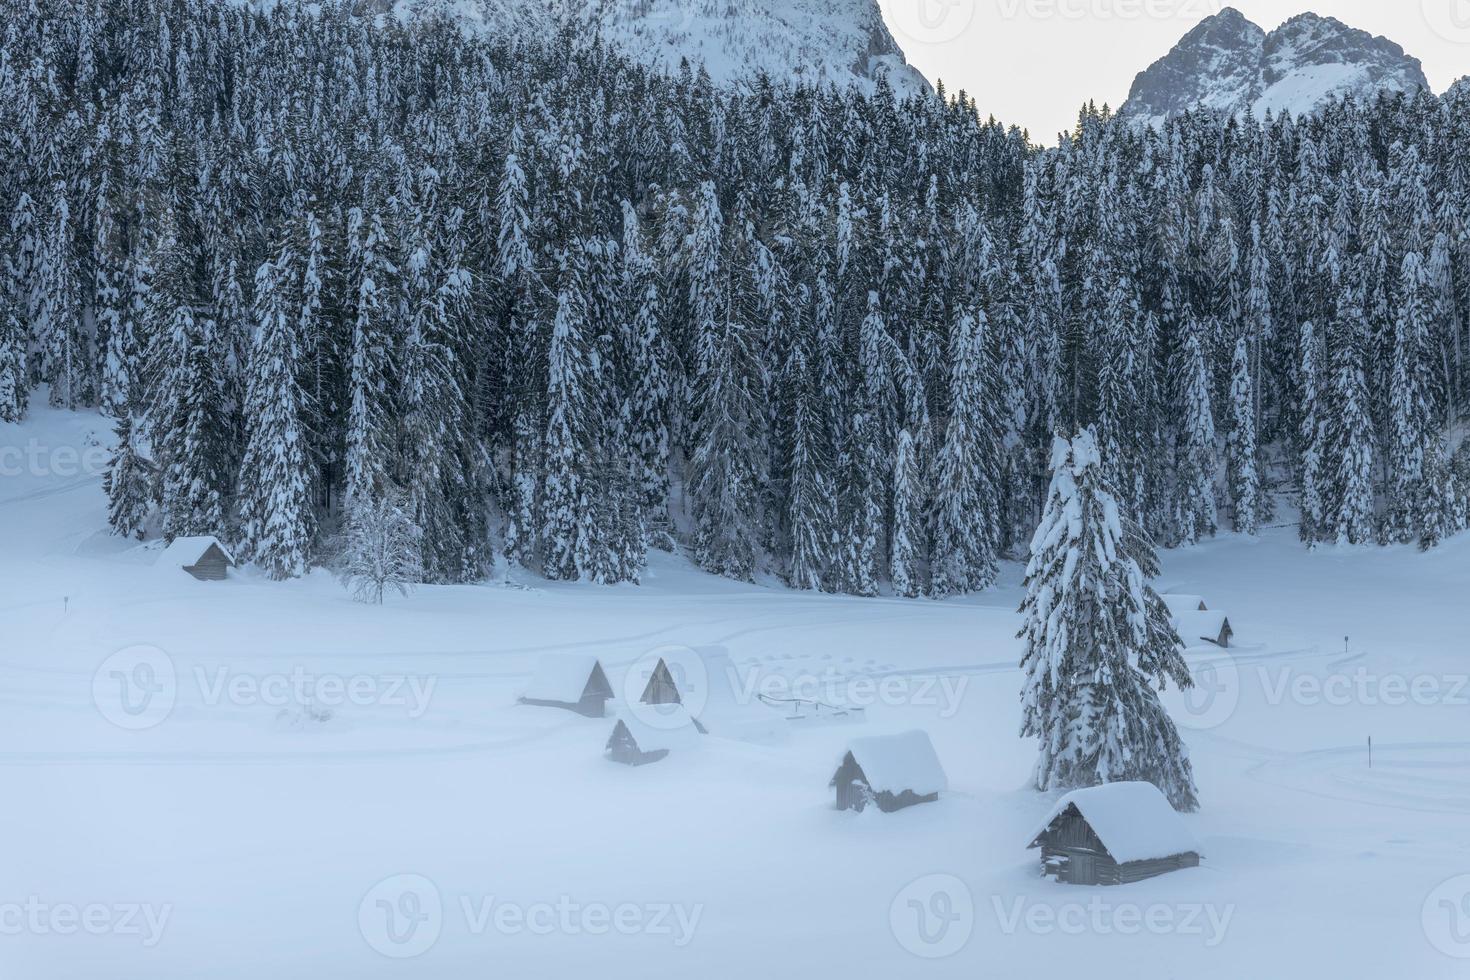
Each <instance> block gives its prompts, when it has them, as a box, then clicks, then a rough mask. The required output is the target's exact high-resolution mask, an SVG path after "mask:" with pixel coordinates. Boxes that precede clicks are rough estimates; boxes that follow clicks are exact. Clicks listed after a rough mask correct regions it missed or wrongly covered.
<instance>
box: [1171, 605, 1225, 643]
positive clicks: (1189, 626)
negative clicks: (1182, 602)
mask: <svg viewBox="0 0 1470 980" xmlns="http://www.w3.org/2000/svg"><path fill="white" fill-rule="evenodd" d="M1227 622H1229V620H1228V619H1227V618H1226V616H1225V614H1224V613H1223V612H1220V611H1219V610H1215V609H1210V610H1205V611H1200V610H1194V611H1191V612H1176V613H1174V628H1175V629H1177V630H1178V631H1179V637H1180V639H1182V640H1183V641H1184V644H1185V646H1192V645H1194V644H1196V643H1198V642H1199V641H1200V640H1209V641H1210V642H1212V643H1213V642H1214V641H1215V640H1216V639H1218V638H1219V636H1220V632H1221V631H1222V630H1223V629H1225V624H1226V623H1227Z"/></svg>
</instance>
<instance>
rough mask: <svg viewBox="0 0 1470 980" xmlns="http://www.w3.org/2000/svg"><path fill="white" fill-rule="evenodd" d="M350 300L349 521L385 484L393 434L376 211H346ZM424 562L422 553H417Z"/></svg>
mask: <svg viewBox="0 0 1470 980" xmlns="http://www.w3.org/2000/svg"><path fill="white" fill-rule="evenodd" d="M347 235H348V269H347V275H348V289H349V296H348V301H349V302H350V303H351V315H352V320H351V325H352V335H351V346H350V348H349V351H348V376H347V449H346V454H347V455H346V463H347V467H346V469H347V472H346V485H345V487H344V488H343V505H344V507H345V509H346V512H347V519H348V522H349V524H350V523H351V521H352V515H353V514H354V512H355V511H356V510H357V509H359V508H362V507H372V508H375V509H380V508H379V507H378V503H377V502H376V501H377V500H378V498H380V497H381V495H382V493H383V492H384V490H385V489H386V488H387V486H388V483H389V473H390V471H391V466H392V459H391V454H392V451H393V439H394V431H393V430H394V415H395V412H394V411H393V392H394V383H393V371H392V357H393V354H394V351H395V350H396V346H397V345H396V343H395V338H394V337H393V335H392V333H391V320H390V307H389V300H388V296H389V295H391V294H390V293H389V290H390V289H391V288H392V285H393V277H394V271H395V270H394V269H393V266H392V264H391V263H390V262H389V261H388V259H387V256H386V255H385V254H384V249H386V247H387V241H386V234H385V232H384V230H383V224H382V220H381V218H380V217H379V216H378V214H377V213H376V212H374V213H373V214H372V215H371V216H369V217H364V215H363V213H362V211H361V209H359V208H352V209H351V210H350V211H349V212H348V214H347ZM420 563H421V564H422V558H420Z"/></svg>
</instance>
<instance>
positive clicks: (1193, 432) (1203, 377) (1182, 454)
mask: <svg viewBox="0 0 1470 980" xmlns="http://www.w3.org/2000/svg"><path fill="white" fill-rule="evenodd" d="M1185 329H1186V333H1185V337H1184V345H1183V349H1182V350H1181V351H1180V355H1179V368H1178V372H1177V375H1176V380H1175V385H1176V390H1177V391H1178V393H1179V398H1180V400H1181V403H1182V405H1183V420H1182V422H1181V432H1180V434H1179V461H1178V466H1177V471H1178V486H1176V487H1175V491H1174V492H1175V501H1174V525H1175V532H1176V534H1177V536H1178V538H1179V541H1180V543H1182V544H1196V543H1198V542H1199V541H1200V540H1201V539H1203V538H1209V537H1213V536H1214V534H1215V531H1216V530H1217V529H1218V528H1219V518H1218V512H1217V511H1216V507H1215V473H1216V471H1217V470H1218V468H1219V463H1218V458H1217V456H1216V453H1217V449H1216V446H1215V413H1214V409H1213V408H1212V407H1211V405H1210V375H1209V370H1208V368H1207V367H1206V364H1205V354H1204V341H1203V338H1202V337H1201V334H1202V333H1203V332H1204V329H1203V327H1202V325H1201V324H1200V323H1199V322H1198V321H1195V320H1194V319H1193V318H1192V317H1191V318H1189V320H1188V321H1187V323H1186V327H1185Z"/></svg>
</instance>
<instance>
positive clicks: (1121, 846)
mask: <svg viewBox="0 0 1470 980" xmlns="http://www.w3.org/2000/svg"><path fill="white" fill-rule="evenodd" d="M1073 806H1075V807H1076V808H1077V810H1078V812H1080V813H1081V814H1082V818H1083V819H1084V820H1086V821H1087V825H1088V826H1089V827H1091V828H1092V832H1093V833H1095V834H1097V838H1098V840H1100V841H1102V844H1103V847H1106V848H1107V849H1108V853H1109V854H1110V855H1112V858H1113V860H1114V861H1117V862H1118V863H1119V864H1127V863H1128V862H1130V861H1151V860H1154V859H1155V858H1166V857H1173V856H1174V855H1176V854H1185V853H1187V852H1189V851H1193V852H1195V853H1199V842H1198V841H1197V840H1195V837H1194V834H1192V833H1190V830H1189V826H1188V825H1187V824H1186V823H1185V822H1184V818H1183V817H1181V816H1180V815H1179V814H1178V813H1177V812H1175V810H1174V808H1173V807H1172V806H1170V805H1169V801H1168V799H1167V798H1166V797H1165V796H1164V794H1163V793H1161V792H1159V788H1158V787H1157V786H1155V785H1154V784H1153V783H1141V782H1140V783H1107V784H1105V785H1103V786H1093V787H1091V788H1089V789H1079V790H1075V791H1073V792H1071V793H1068V794H1067V795H1066V796H1064V797H1062V798H1061V799H1060V800H1057V803H1056V806H1054V807H1052V808H1051V812H1050V813H1048V814H1047V815H1046V819H1045V820H1043V821H1042V822H1041V826H1040V827H1038V828H1037V829H1036V833H1034V834H1032V835H1031V843H1030V844H1028V845H1027V846H1028V847H1038V846H1040V844H1041V836H1042V834H1044V833H1046V830H1047V828H1048V827H1050V826H1051V825H1052V821H1054V820H1056V818H1057V817H1059V816H1061V815H1062V814H1063V813H1065V812H1066V811H1067V808H1068V807H1073Z"/></svg>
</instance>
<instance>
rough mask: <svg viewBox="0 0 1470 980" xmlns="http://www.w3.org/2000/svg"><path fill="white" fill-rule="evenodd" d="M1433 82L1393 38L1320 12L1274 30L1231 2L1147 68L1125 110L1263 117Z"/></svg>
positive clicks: (1141, 116)
mask: <svg viewBox="0 0 1470 980" xmlns="http://www.w3.org/2000/svg"><path fill="white" fill-rule="evenodd" d="M1428 87H1429V82H1428V80H1427V79H1426V78H1425V76H1424V69H1423V67H1422V65H1421V64H1420V62H1419V59H1417V58H1414V57H1411V56H1410V55H1407V54H1405V53H1404V49H1403V48H1402V47H1400V46H1399V45H1397V44H1395V43H1394V42H1393V41H1390V40H1388V39H1387V38H1384V37H1375V36H1373V35H1371V34H1369V33H1367V32H1366V31H1361V30H1357V29H1356V28H1353V27H1349V26H1348V25H1346V24H1344V23H1342V22H1341V21H1339V20H1336V19H1335V18H1332V17H1322V16H1319V15H1317V14H1313V13H1305V14H1300V15H1298V16H1296V17H1293V18H1292V19H1291V20H1288V21H1287V22H1286V23H1285V24H1282V25H1281V26H1280V27H1278V28H1276V29H1275V30H1274V31H1270V32H1269V33H1268V32H1267V31H1265V30H1264V29H1263V28H1261V27H1260V26H1258V25H1256V24H1254V23H1252V22H1251V21H1250V20H1248V19H1246V17H1245V15H1244V14H1242V13H1241V12H1240V11H1238V10H1236V9H1235V8H1233V7H1226V8H1225V9H1223V10H1221V11H1220V13H1218V14H1215V15H1214V16H1212V17H1207V18H1205V19H1204V20H1203V21H1201V22H1200V23H1199V24H1198V25H1197V26H1196V27H1195V28H1194V29H1193V30H1191V31H1190V32H1189V33H1188V34H1186V35H1185V36H1184V38H1183V39H1182V40H1181V41H1180V42H1179V43H1178V44H1177V45H1175V46H1174V48H1173V50H1171V51H1170V52H1169V53H1168V54H1167V55H1165V56H1164V57H1163V58H1161V59H1159V60H1158V61H1156V62H1154V63H1153V64H1152V65H1150V66H1149V67H1148V68H1147V69H1145V70H1144V71H1142V72H1140V73H1139V74H1138V77H1137V78H1135V79H1134V81H1133V88H1132V90H1131V91H1130V92H1129V95H1128V101H1127V102H1125V103H1124V104H1123V106H1122V108H1121V109H1120V110H1119V112H1118V114H1119V116H1121V117H1123V118H1125V119H1129V120H1132V121H1134V122H1136V123H1137V124H1138V125H1140V126H1146V125H1158V124H1160V123H1162V122H1163V121H1164V120H1165V119H1167V118H1169V117H1171V116H1175V115H1178V114H1180V113H1182V112H1185V111H1187V110H1189V109H1194V108H1197V107H1200V106H1203V107H1205V108H1209V109H1215V110H1219V111H1222V112H1227V113H1230V114H1234V115H1250V116H1253V117H1255V118H1257V119H1263V118H1265V115H1266V113H1267V112H1270V113H1271V114H1272V115H1273V116H1279V115H1281V114H1282V113H1290V114H1292V115H1294V116H1299V115H1310V114H1312V113H1313V112H1316V111H1317V110H1319V109H1320V108H1322V107H1323V106H1324V105H1325V104H1326V103H1328V102H1330V101H1333V100H1336V99H1340V98H1342V97H1344V96H1346V95H1352V96H1354V97H1356V98H1360V99H1371V98H1373V97H1375V96H1376V95H1377V94H1378V93H1379V92H1412V91H1414V90H1416V89H1419V88H1425V89H1427V88H1428Z"/></svg>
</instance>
